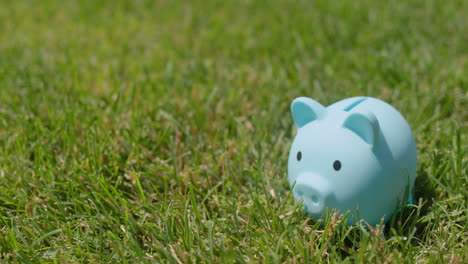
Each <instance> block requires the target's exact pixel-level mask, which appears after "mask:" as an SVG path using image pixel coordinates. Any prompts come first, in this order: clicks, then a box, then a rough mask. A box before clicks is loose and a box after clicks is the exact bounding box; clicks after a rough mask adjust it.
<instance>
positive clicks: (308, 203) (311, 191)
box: [293, 173, 331, 217]
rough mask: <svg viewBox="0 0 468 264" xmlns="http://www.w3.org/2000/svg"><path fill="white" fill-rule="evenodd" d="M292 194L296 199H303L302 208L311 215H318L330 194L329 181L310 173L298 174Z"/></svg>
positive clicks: (323, 209) (322, 211)
mask: <svg viewBox="0 0 468 264" xmlns="http://www.w3.org/2000/svg"><path fill="white" fill-rule="evenodd" d="M293 194H294V196H295V197H296V199H297V200H301V199H303V201H304V210H305V211H306V212H307V213H309V214H311V215H312V216H316V217H320V216H321V215H322V214H323V213H324V211H325V208H326V205H327V202H328V200H329V198H330V195H331V190H330V184H329V182H328V181H327V180H326V179H325V178H323V177H321V176H320V175H315V174H312V173H305V174H301V175H299V177H297V179H296V185H295V186H294V190H293Z"/></svg>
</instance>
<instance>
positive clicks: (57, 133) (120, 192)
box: [0, 0, 468, 263]
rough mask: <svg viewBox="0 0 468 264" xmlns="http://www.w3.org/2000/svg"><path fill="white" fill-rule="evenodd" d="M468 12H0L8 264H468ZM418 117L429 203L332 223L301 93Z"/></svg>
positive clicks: (327, 5)
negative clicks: (318, 184)
mask: <svg viewBox="0 0 468 264" xmlns="http://www.w3.org/2000/svg"><path fill="white" fill-rule="evenodd" d="M467 27H468V2H467V1H463V0H454V1H433V0H427V1H426V0H414V1H413V0H412V1H372V0H355V1H325V0H316V1H308V0H303V1H300V0H298V1H292V0H291V1H289V0H278V1H253V0H238V1H199V0H195V1H163V0H160V1H159V0H158V1H154V0H148V1H146V0H135V1H110V0H109V1H104V0H102V1H95V0H89V1H51V0H42V1H39V0H30V1H23V0H18V1H1V2H0V263H12V262H13V263H15V262H20V263H155V262H164V263H165V262H168V263H189V262H201V263H212V262H213V263H233V262H235V263H244V262H261V263H281V262H286V263H304V262H306V263H307V262H308V263H319V262H343V263H355V262H358V263H467V261H468V248H467V244H468V202H467V200H468V197H467V196H468V195H467V193H468V191H467V190H468V175H467V171H468V165H467V164H468V157H467V156H468V155H467V152H468V143H467V142H468V136H467V131H468V102H467V101H468V91H467V90H468V88H467V83H468V70H467V69H468V33H467V32H468V28H467ZM357 95H367V96H372V97H377V98H380V99H382V100H385V101H387V102H389V103H390V104H392V105H393V106H394V107H395V108H397V109H398V110H399V111H400V112H401V113H402V114H403V115H404V116H405V118H406V119H407V121H408V123H409V124H410V126H411V127H412V129H413V132H414V134H415V137H416V141H417V147H418V152H419V156H418V158H419V162H418V174H417V179H416V186H415V191H414V194H415V199H416V203H417V205H416V206H415V207H414V209H413V210H411V209H404V210H402V211H400V212H399V213H398V214H396V215H395V217H394V218H393V219H392V221H391V222H389V223H388V224H386V225H385V226H384V227H377V228H375V229H374V228H371V229H368V228H365V227H364V226H363V225H362V224H356V225H354V226H350V227H347V226H345V225H343V223H342V222H343V221H342V220H343V219H341V218H339V217H336V216H332V217H330V218H329V219H327V220H326V221H324V223H323V224H320V223H316V222H314V221H313V220H311V219H309V218H307V216H306V215H304V214H303V213H302V212H301V210H300V207H299V206H298V205H297V204H296V203H295V202H294V201H293V198H292V196H291V192H290V188H289V185H288V182H287V174H286V168H287V155H288V151H289V147H290V144H291V141H292V139H293V137H294V134H295V131H294V125H293V121H292V118H291V114H290V111H289V105H290V103H291V101H292V100H293V99H294V98H296V97H298V96H309V97H312V98H314V99H316V100H318V101H319V102H321V103H323V104H324V105H328V104H330V103H333V102H335V101H338V100H341V99H344V98H347V97H351V96H357Z"/></svg>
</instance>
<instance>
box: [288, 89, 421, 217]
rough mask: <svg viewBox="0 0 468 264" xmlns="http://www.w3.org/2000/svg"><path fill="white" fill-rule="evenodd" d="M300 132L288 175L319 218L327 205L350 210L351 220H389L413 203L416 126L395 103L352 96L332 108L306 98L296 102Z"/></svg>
mask: <svg viewBox="0 0 468 264" xmlns="http://www.w3.org/2000/svg"><path fill="white" fill-rule="evenodd" d="M291 111H292V115H293V119H294V123H295V124H296V126H297V135H296V137H295V139H294V142H293V144H292V146H291V150H290V154H289V161H288V178H289V183H290V185H291V186H292V187H293V195H294V197H295V199H296V200H297V201H303V206H304V210H305V211H306V212H307V213H308V214H309V215H310V216H312V217H313V218H315V219H320V218H322V217H324V215H325V212H326V209H327V208H328V210H332V209H334V210H338V211H339V212H340V213H342V214H344V213H346V212H349V215H348V216H347V218H346V219H347V223H348V224H352V223H354V222H356V221H359V220H361V219H363V220H365V221H366V222H367V223H369V224H371V225H376V224H378V223H379V222H380V221H381V220H382V219H383V221H384V222H386V221H388V220H389V218H390V217H391V215H392V213H393V212H394V211H395V209H396V208H397V207H398V206H399V205H401V204H402V203H404V202H406V201H403V199H405V198H406V199H409V200H410V201H411V199H412V198H411V190H412V188H413V184H414V180H415V177H416V168H417V153H416V145H415V142H414V137H413V134H412V132H411V129H410V127H409V125H408V123H407V122H406V120H405V119H404V118H403V116H402V115H401V114H400V113H399V112H398V111H397V110H396V109H395V108H393V107H392V106H390V105H389V104H387V103H385V102H383V101H381V100H378V99H375V98H370V97H353V98H348V99H345V100H342V101H339V102H337V103H334V104H332V105H330V106H328V107H324V106H322V105H321V104H320V103H318V102H316V101H314V100H312V99H310V98H306V97H300V98H297V99H295V100H294V101H293V103H292V104H291Z"/></svg>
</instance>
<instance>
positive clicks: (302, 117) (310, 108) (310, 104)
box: [291, 97, 325, 128]
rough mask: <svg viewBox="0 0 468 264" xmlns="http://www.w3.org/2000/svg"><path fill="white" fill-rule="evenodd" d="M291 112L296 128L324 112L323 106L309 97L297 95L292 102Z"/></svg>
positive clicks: (317, 117)
mask: <svg viewBox="0 0 468 264" xmlns="http://www.w3.org/2000/svg"><path fill="white" fill-rule="evenodd" d="M291 112H292V116H293V119H294V123H295V124H296V126H297V128H301V127H303V126H305V125H306V124H308V123H310V122H312V121H314V120H316V119H319V118H320V117H321V116H322V114H323V113H324V112H325V107H323V105H321V104H319V103H318V102H316V101H314V100H312V99H310V98H307V97H299V98H296V99H294V101H293V102H292V104H291Z"/></svg>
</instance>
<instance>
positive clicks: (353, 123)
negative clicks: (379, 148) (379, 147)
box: [343, 113, 380, 146]
mask: <svg viewBox="0 0 468 264" xmlns="http://www.w3.org/2000/svg"><path fill="white" fill-rule="evenodd" d="M343 127H345V128H347V129H349V130H351V131H353V132H354V133H355V134H356V135H358V136H359V137H360V138H362V139H363V140H364V141H365V142H367V143H368V144H369V145H371V146H374V145H375V144H376V142H377V137H378V135H379V130H380V126H379V121H378V120H377V118H376V117H375V115H374V114H372V113H352V114H351V115H349V116H348V117H347V118H346V120H345V121H344V123H343Z"/></svg>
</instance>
